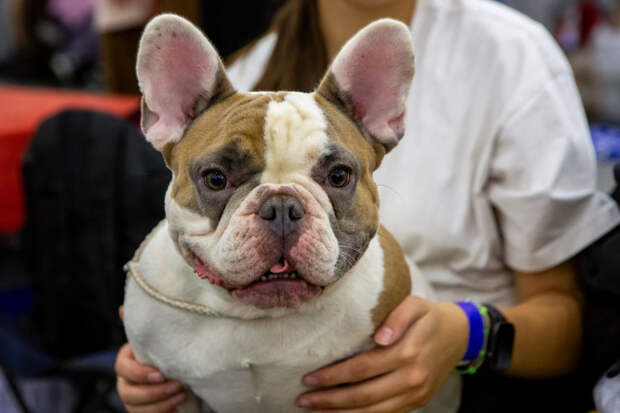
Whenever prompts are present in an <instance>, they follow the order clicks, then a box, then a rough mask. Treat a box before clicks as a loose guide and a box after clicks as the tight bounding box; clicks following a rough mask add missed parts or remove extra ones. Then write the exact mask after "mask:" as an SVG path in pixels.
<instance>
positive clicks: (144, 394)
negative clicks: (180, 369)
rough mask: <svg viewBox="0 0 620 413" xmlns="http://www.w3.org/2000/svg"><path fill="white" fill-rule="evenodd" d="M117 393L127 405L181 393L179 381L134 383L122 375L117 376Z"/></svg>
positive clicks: (162, 398) (145, 402) (159, 399)
mask: <svg viewBox="0 0 620 413" xmlns="http://www.w3.org/2000/svg"><path fill="white" fill-rule="evenodd" d="M117 388H118V393H119V395H121V399H122V400H123V402H124V403H125V404H128V405H143V404H152V403H155V402H159V401H162V400H165V399H169V398H171V397H172V396H174V395H176V394H177V393H183V386H182V385H181V383H179V382H177V381H174V380H168V381H166V382H164V383H160V384H146V385H145V384H138V385H137V384H134V383H131V382H129V381H127V380H125V379H124V378H122V377H119V378H118V383H117Z"/></svg>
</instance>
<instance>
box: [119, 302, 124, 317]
mask: <svg viewBox="0 0 620 413" xmlns="http://www.w3.org/2000/svg"><path fill="white" fill-rule="evenodd" d="M118 316H119V317H120V318H121V320H124V319H125V307H124V306H122V305H121V306H120V307H118Z"/></svg>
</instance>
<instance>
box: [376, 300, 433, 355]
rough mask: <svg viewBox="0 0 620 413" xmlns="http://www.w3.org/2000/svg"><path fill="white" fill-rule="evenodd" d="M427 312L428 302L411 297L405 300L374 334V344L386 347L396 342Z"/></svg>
mask: <svg viewBox="0 0 620 413" xmlns="http://www.w3.org/2000/svg"><path fill="white" fill-rule="evenodd" d="M428 310H429V306H428V302H427V301H426V300H424V299H423V298H419V297H415V296H413V295H411V296H409V297H407V298H405V299H404V300H403V302H402V303H400V304H399V305H398V306H397V307H396V308H395V309H394V310H393V311H392V312H391V313H390V314H389V315H388V317H387V318H386V319H385V321H384V322H383V324H382V325H381V328H379V330H378V331H377V333H376V334H375V342H376V343H377V344H378V345H380V346H388V345H390V344H393V343H395V342H396V341H398V340H399V339H400V338H401V337H402V336H403V335H404V334H405V332H407V329H408V328H409V327H410V326H411V325H412V324H413V323H415V322H416V321H417V320H419V319H420V318H422V317H423V316H424V315H425V314H426V313H427V312H428Z"/></svg>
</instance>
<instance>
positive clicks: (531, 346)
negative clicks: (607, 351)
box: [500, 261, 582, 378]
mask: <svg viewBox="0 0 620 413" xmlns="http://www.w3.org/2000/svg"><path fill="white" fill-rule="evenodd" d="M515 289H516V292H517V300H518V303H519V304H518V305H516V306H514V307H504V308H500V311H501V312H502V313H503V314H504V316H505V317H506V318H507V319H508V320H509V321H510V322H512V323H513V324H514V325H515V345H514V351H513V359H512V365H511V367H510V369H509V370H508V372H507V373H508V374H509V375H511V376H518V377H525V378H543V377H551V376H558V375H562V374H566V373H568V372H570V371H571V370H572V369H573V368H574V367H575V365H576V364H577V361H578V359H579V354H580V350H581V336H582V334H581V332H582V326H581V304H582V295H581V291H580V289H579V284H578V282H577V277H576V276H575V270H574V267H573V263H572V261H568V262H566V263H563V264H560V265H558V266H556V267H553V268H551V269H549V270H546V271H542V272H538V273H535V274H525V273H519V272H515Z"/></svg>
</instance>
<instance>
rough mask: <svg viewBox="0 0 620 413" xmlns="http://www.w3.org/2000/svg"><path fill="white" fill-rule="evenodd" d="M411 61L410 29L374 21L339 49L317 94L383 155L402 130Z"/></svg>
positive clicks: (401, 25)
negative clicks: (381, 150) (343, 113)
mask: <svg viewBox="0 0 620 413" xmlns="http://www.w3.org/2000/svg"><path fill="white" fill-rule="evenodd" d="M413 61H414V59H413V45H412V42H411V33H410V32H409V28H408V27H407V26H405V25H404V24H403V23H401V22H398V21H396V20H392V19H381V20H377V21H375V22H373V23H371V24H369V25H368V26H366V27H365V28H363V29H362V30H360V31H359V32H358V33H357V34H356V35H355V36H353V37H352V38H351V39H350V40H349V41H348V42H347V43H346V44H345V45H344V47H343V48H342V50H341V51H340V52H339V53H338V55H337V56H336V58H335V59H334V61H333V63H332V65H331V67H330V69H329V71H328V72H327V74H326V75H325V77H324V78H323V80H322V81H321V84H320V85H319V88H318V89H317V93H318V94H320V95H321V96H323V97H324V98H326V99H327V100H329V101H330V102H332V103H334V104H336V105H337V106H338V107H339V108H340V109H341V110H343V111H344V112H345V113H346V114H347V115H349V117H350V118H351V119H353V121H354V122H355V123H356V124H357V126H358V127H359V129H360V130H361V132H362V134H363V135H364V137H365V138H366V139H368V140H369V141H370V142H371V143H379V144H380V145H382V146H383V148H384V149H385V152H388V151H389V150H390V149H392V148H393V147H394V146H396V144H398V142H399V141H400V139H401V138H402V137H403V135H404V132H405V127H404V117H405V102H406V100H407V96H408V95H409V89H410V87H411V81H412V80H413V73H414V65H413V63H414V62H413Z"/></svg>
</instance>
